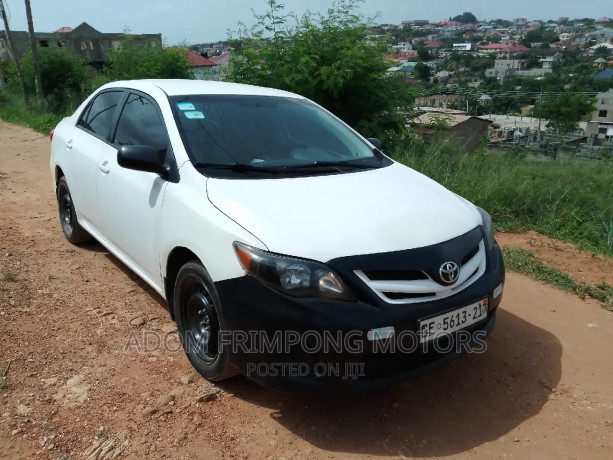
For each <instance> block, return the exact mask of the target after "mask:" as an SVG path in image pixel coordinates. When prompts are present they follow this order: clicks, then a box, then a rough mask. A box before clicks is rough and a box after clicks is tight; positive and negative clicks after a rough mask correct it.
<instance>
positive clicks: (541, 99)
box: [537, 87, 543, 140]
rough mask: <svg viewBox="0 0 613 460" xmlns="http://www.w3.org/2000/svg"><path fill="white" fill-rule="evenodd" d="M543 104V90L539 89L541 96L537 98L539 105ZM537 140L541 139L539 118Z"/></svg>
mask: <svg viewBox="0 0 613 460" xmlns="http://www.w3.org/2000/svg"><path fill="white" fill-rule="evenodd" d="M542 103H543V88H542V87H541V96H540V97H539V105H540V104H542ZM537 134H538V138H539V140H540V138H541V117H539V131H538V133H537Z"/></svg>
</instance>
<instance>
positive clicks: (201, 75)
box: [187, 51, 217, 80]
mask: <svg viewBox="0 0 613 460" xmlns="http://www.w3.org/2000/svg"><path fill="white" fill-rule="evenodd" d="M187 59H189V62H190V64H191V66H192V74H193V75H194V78H195V79H196V80H209V79H210V78H211V75H212V69H214V68H215V67H216V66H217V64H215V63H214V62H213V61H211V60H210V59H207V58H205V57H204V56H202V55H201V54H198V53H197V52H195V51H188V52H187Z"/></svg>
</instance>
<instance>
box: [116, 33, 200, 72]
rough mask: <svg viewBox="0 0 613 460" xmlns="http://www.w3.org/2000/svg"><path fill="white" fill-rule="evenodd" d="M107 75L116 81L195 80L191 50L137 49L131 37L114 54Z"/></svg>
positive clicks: (147, 47) (156, 47) (149, 47)
mask: <svg viewBox="0 0 613 460" xmlns="http://www.w3.org/2000/svg"><path fill="white" fill-rule="evenodd" d="M110 60H111V62H110V64H109V66H108V67H107V68H106V69H105V70H104V74H105V76H106V77H107V78H108V79H110V80H111V81H113V80H138V79H143V78H188V79H189V78H193V76H192V73H191V67H190V62H189V59H188V58H187V49H184V48H166V49H163V48H162V47H161V46H157V45H155V46H133V44H132V42H131V41H130V39H129V37H128V36H126V37H124V39H123V40H122V41H121V44H120V46H119V47H118V48H116V49H113V50H112V51H111V52H110Z"/></svg>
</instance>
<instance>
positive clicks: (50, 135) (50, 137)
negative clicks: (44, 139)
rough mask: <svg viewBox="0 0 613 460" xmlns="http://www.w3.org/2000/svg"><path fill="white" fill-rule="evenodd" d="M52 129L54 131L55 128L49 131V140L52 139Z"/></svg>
mask: <svg viewBox="0 0 613 460" xmlns="http://www.w3.org/2000/svg"><path fill="white" fill-rule="evenodd" d="M54 131H55V130H54V129H52V130H51V132H50V133H49V140H50V141H52V140H53V132H54Z"/></svg>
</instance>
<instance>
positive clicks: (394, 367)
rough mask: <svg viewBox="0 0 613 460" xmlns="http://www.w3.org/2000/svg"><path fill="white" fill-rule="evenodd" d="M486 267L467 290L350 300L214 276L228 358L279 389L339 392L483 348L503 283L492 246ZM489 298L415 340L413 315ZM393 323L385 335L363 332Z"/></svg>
mask: <svg viewBox="0 0 613 460" xmlns="http://www.w3.org/2000/svg"><path fill="white" fill-rule="evenodd" d="M487 257H488V261H487V265H488V266H487V270H486V272H485V274H484V275H482V276H481V277H480V278H479V280H477V281H476V282H474V283H473V284H472V285H471V286H469V287H468V288H467V289H465V290H463V291H461V292H459V293H458V294H456V295H453V296H451V297H448V298H445V299H441V300H438V301H432V302H424V303H421V304H411V305H390V304H386V303H384V302H377V301H374V300H369V299H368V298H365V297H363V296H362V297H361V298H360V296H358V299H359V300H358V301H356V302H342V301H333V300H323V299H312V298H311V299H297V298H292V297H289V296H286V295H284V294H282V293H279V292H277V291H276V290H273V289H271V288H269V287H267V286H265V285H263V284H261V283H260V282H259V281H257V280H255V279H254V278H252V277H249V276H245V277H241V278H236V279H232V280H226V281H222V282H218V283H216V287H217V290H218V294H219V297H220V300H221V305H222V308H223V315H224V318H225V326H226V330H225V331H223V332H222V337H223V338H222V341H223V343H224V345H225V346H228V347H230V351H231V356H232V358H231V359H232V361H233V363H234V364H236V365H237V366H238V368H239V369H240V371H241V372H242V373H243V374H245V375H246V376H247V377H249V378H250V379H252V380H254V381H256V382H258V383H259V384H261V385H263V386H266V387H269V388H273V389H277V390H281V391H290V390H317V391H337V390H342V391H346V390H348V389H351V388H355V389H367V388H377V387H384V386H389V385H394V384H397V383H399V382H401V381H403V380H406V379H408V378H411V377H413V376H415V375H417V374H419V373H422V372H424V371H428V370H430V369H432V368H433V367H436V366H438V365H441V364H443V363H445V362H448V361H450V360H452V359H453V358H455V357H457V356H458V355H461V354H464V353H468V352H483V351H485V349H486V348H487V346H486V344H485V341H484V338H485V336H487V335H488V334H489V333H490V332H491V331H492V329H493V328H494V325H495V322H496V310H497V308H498V305H499V304H500V301H501V299H502V294H499V295H498V296H497V297H496V298H494V297H493V293H494V290H495V289H496V288H497V287H499V286H500V285H501V284H503V283H504V265H503V261H502V256H501V253H500V249H499V248H498V246H497V245H495V246H494V248H493V249H492V250H491V251H489V252H488V256H487ZM484 299H488V314H487V317H486V318H485V319H483V320H482V321H481V322H480V323H477V324H474V325H472V326H469V327H468V328H466V329H464V330H461V331H458V332H455V333H453V334H449V335H446V336H444V337H441V338H440V339H438V340H434V341H430V342H426V343H425V344H420V343H419V338H418V332H417V331H418V321H419V320H420V319H423V318H428V317H430V316H434V315H437V314H441V313H445V312H447V311H451V310H454V309H457V308H461V307H464V306H467V305H471V304H473V303H476V302H479V301H481V300H484ZM378 328H393V330H394V335H393V336H392V337H391V338H389V339H386V340H374V341H373V340H369V337H368V335H369V334H368V332H369V331H371V330H373V329H378Z"/></svg>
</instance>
